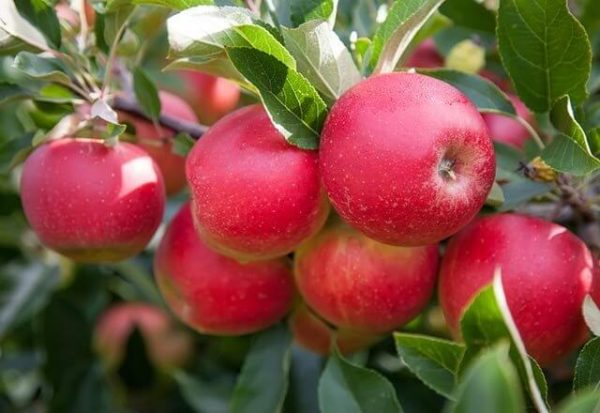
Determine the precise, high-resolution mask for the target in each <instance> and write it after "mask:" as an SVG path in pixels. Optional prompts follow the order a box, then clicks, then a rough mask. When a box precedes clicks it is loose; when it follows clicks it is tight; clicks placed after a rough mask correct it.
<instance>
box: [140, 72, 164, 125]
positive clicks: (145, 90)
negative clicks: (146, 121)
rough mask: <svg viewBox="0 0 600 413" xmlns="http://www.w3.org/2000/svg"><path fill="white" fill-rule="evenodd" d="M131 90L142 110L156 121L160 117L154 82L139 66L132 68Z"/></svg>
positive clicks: (159, 106) (158, 99) (158, 100)
mask: <svg viewBox="0 0 600 413" xmlns="http://www.w3.org/2000/svg"><path fill="white" fill-rule="evenodd" d="M133 92H134V93H135V99H136V100H137V103H138V104H139V105H140V108H141V109H142V112H144V114H145V115H146V116H148V117H149V118H150V119H152V120H153V121H155V122H156V121H157V120H158V118H159V117H160V110H161V104H160V98H159V96H158V90H157V89H156V85H155V84H154V82H153V81H152V80H150V78H149V77H148V75H147V74H146V73H145V72H144V70H143V69H142V68H140V67H136V68H135V69H134V70H133Z"/></svg>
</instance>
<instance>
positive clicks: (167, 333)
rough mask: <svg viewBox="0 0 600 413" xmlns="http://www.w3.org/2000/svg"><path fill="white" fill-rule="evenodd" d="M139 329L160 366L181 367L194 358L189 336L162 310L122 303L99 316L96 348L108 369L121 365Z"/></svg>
mask: <svg viewBox="0 0 600 413" xmlns="http://www.w3.org/2000/svg"><path fill="white" fill-rule="evenodd" d="M136 328H137V329H138V330H139V331H140V333H141V335H142V337H143V339H144V342H145V344H146V350H147V352H148V356H149V358H150V360H151V361H152V362H153V363H154V364H155V365H156V366H158V367H161V368H172V367H180V366H182V365H184V364H185V362H186V361H187V360H189V358H190V356H191V355H192V351H193V343H192V339H191V337H190V335H189V334H187V333H185V332H184V331H183V330H180V329H178V328H177V327H176V325H175V323H174V322H173V320H172V319H171V318H170V317H169V316H168V315H167V314H166V313H165V312H164V311H163V310H161V309H160V308H158V307H155V306H153V305H150V304H145V303H120V304H117V305H114V306H112V307H110V308H109V309H108V310H106V311H105V312H104V313H103V314H102V315H101V316H100V318H99V320H98V323H97V325H96V328H95V332H94V346H95V348H96V350H97V351H98V353H99V354H100V355H102V357H103V358H104V361H105V362H106V364H107V365H108V366H109V367H116V366H118V365H119V364H121V362H122V360H123V357H125V354H126V349H127V342H128V340H129V338H130V337H131V334H132V333H133V331H134V329H136Z"/></svg>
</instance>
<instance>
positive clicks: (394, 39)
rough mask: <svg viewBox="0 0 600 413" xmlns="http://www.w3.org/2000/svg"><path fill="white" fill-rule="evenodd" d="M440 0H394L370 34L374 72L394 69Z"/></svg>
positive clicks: (370, 64)
mask: <svg viewBox="0 0 600 413" xmlns="http://www.w3.org/2000/svg"><path fill="white" fill-rule="evenodd" d="M442 2H443V0H404V1H396V2H394V3H393V4H392V7H390V10H389V11H388V15H387V17H386V19H385V21H384V22H383V23H382V24H381V26H379V28H378V29H377V31H376V32H375V35H374V36H373V42H372V44H371V49H370V53H371V56H370V61H369V69H371V70H372V71H373V72H374V73H385V72H391V71H393V70H394V68H395V67H396V64H397V63H398V61H399V60H400V58H401V57H402V54H403V53H404V51H405V50H406V48H407V47H408V45H409V44H410V42H411V40H412V39H413V38H414V37H415V35H416V33H417V31H418V30H419V29H420V28H421V27H422V26H423V25H424V24H425V22H426V21H427V20H428V19H429V17H431V16H432V15H433V13H435V11H436V10H437V8H438V7H439V5H440V4H441V3H442Z"/></svg>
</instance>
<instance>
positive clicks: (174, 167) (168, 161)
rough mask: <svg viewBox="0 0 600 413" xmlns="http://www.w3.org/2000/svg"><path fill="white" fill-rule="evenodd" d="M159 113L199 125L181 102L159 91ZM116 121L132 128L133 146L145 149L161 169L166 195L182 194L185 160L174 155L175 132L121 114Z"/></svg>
mask: <svg viewBox="0 0 600 413" xmlns="http://www.w3.org/2000/svg"><path fill="white" fill-rule="evenodd" d="M159 96H160V103H161V113H162V114H163V115H169V116H172V117H174V118H179V119H181V120H185V121H188V122H198V119H197V118H196V115H195V114H194V112H193V111H192V109H191V108H190V107H189V106H188V104H187V103H185V101H184V100H183V99H181V98H180V97H178V96H175V95H173V94H171V93H168V92H164V91H160V92H159ZM119 120H120V121H122V122H127V123H130V124H132V125H133V127H135V134H136V138H137V142H136V144H137V145H139V146H140V147H142V148H144V149H145V150H146V152H148V154H149V155H150V156H151V157H152V159H154V162H156V164H157V165H158V167H159V168H160V172H161V173H162V175H163V179H164V181H165V189H166V191H167V195H172V194H175V193H177V192H179V191H181V190H182V189H183V188H184V187H185V184H186V180H185V158H184V157H183V156H180V155H177V154H175V153H173V149H172V148H173V144H172V142H171V139H170V138H172V137H173V136H174V135H175V133H174V132H173V131H172V130H170V129H166V128H163V127H160V126H158V127H157V126H155V125H154V124H153V123H152V122H149V121H147V120H145V119H141V118H139V117H136V116H133V115H129V114H127V113H120V114H119Z"/></svg>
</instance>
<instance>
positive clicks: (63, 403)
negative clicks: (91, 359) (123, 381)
mask: <svg viewBox="0 0 600 413" xmlns="http://www.w3.org/2000/svg"><path fill="white" fill-rule="evenodd" d="M67 370H68V375H67V376H66V377H65V378H64V380H63V381H62V382H61V383H60V386H58V389H57V391H56V394H54V395H53V396H54V397H53V398H52V401H51V408H50V411H52V412H86V413H105V412H110V411H115V406H114V405H113V400H112V394H111V392H110V391H111V388H110V386H109V383H108V381H107V379H106V374H105V372H104V369H103V368H102V366H101V365H100V364H99V363H97V362H96V363H90V364H78V365H76V366H69V367H67Z"/></svg>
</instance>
